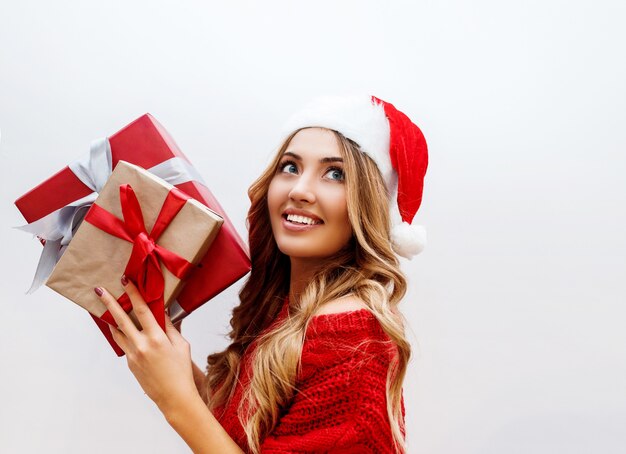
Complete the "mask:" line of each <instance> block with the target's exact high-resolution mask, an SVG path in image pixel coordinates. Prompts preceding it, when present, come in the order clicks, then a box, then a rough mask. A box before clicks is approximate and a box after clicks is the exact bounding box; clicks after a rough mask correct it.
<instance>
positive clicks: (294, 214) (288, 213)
mask: <svg viewBox="0 0 626 454" xmlns="http://www.w3.org/2000/svg"><path fill="white" fill-rule="evenodd" d="M282 217H283V219H285V220H286V221H287V222H289V223H290V224H294V225H303V226H309V225H311V226H312V225H318V224H323V223H324V221H322V219H321V218H320V217H318V216H316V215H314V214H313V213H311V212H308V211H305V210H297V209H294V208H289V209H287V210H285V211H284V212H283V214H282Z"/></svg>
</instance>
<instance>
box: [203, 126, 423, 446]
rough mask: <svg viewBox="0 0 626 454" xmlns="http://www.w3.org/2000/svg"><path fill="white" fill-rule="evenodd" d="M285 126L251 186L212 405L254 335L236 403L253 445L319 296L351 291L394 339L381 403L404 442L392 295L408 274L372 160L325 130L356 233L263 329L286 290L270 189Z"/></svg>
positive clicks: (286, 267) (273, 409) (230, 387)
mask: <svg viewBox="0 0 626 454" xmlns="http://www.w3.org/2000/svg"><path fill="white" fill-rule="evenodd" d="M297 132H298V131H295V132H294V133H293V134H291V135H290V136H289V137H288V138H287V139H286V140H285V142H284V143H283V145H282V146H281V147H280V149H279V152H278V153H277V155H276V157H275V159H274V160H273V162H272V163H271V164H270V165H269V167H268V168H267V169H266V170H265V172H263V174H262V175H261V176H260V177H259V178H258V179H257V180H256V181H255V182H254V183H253V184H252V186H250V189H249V191H248V195H249V197H250V201H251V206H250V210H249V212H248V219H247V224H248V231H249V246H250V255H251V258H252V271H251V273H250V276H249V277H248V280H247V281H246V283H245V285H244V287H243V288H242V289H241V291H240V293H239V298H240V300H241V303H240V304H239V306H237V307H236V308H235V309H234V310H233V316H232V318H231V321H230V325H231V328H232V329H231V332H230V333H229V337H230V339H231V341H232V342H231V344H230V345H229V346H228V348H226V350H224V351H222V352H219V353H215V354H212V355H210V356H209V357H208V374H207V378H208V379H207V389H208V395H209V396H210V397H209V407H210V408H211V409H214V408H217V407H219V406H221V405H223V404H224V403H226V402H228V400H229V399H230V397H231V396H232V393H233V391H234V389H235V384H236V383H237V377H238V374H239V370H240V362H241V358H242V356H243V354H244V352H245V350H246V348H247V347H248V346H249V345H250V344H251V343H252V342H253V341H254V343H255V350H254V354H253V356H252V363H251V365H252V377H251V380H250V383H249V384H248V385H247V387H246V388H245V391H244V396H243V399H242V402H241V405H240V407H239V409H238V415H239V419H240V421H241V423H242V425H243V427H244V430H245V433H246V437H247V440H248V445H249V446H250V449H251V450H252V452H254V453H255V454H256V453H258V452H259V449H260V444H261V442H262V441H263V439H264V438H265V436H266V435H267V434H269V433H270V432H271V431H272V430H273V429H274V427H275V426H276V424H277V422H278V419H279V415H280V412H281V410H282V409H284V408H285V407H287V405H288V403H289V401H290V400H291V398H292V397H293V395H294V393H295V392H296V389H295V382H296V377H297V374H298V371H299V366H300V357H301V355H302V347H303V344H304V336H305V333H306V329H307V326H308V323H309V321H310V319H311V317H312V316H313V315H314V314H315V312H316V311H317V310H318V309H319V308H320V307H321V306H322V305H324V304H325V303H327V302H329V301H331V300H333V299H336V298H339V297H342V296H345V295H348V294H353V295H356V296H357V297H359V298H360V299H361V300H363V301H364V302H365V304H366V305H367V309H368V310H369V311H371V313H372V314H373V315H374V316H375V317H376V319H377V320H378V321H379V322H380V325H381V327H382V329H383V330H384V331H385V332H386V333H387V335H388V336H389V338H390V339H391V341H392V342H393V343H394V344H395V345H396V347H397V355H395V358H394V360H393V361H392V363H391V365H390V368H389V371H388V374H387V396H386V397H387V413H388V417H389V423H390V427H391V431H392V435H393V439H394V443H395V447H396V450H397V451H398V452H403V451H404V450H405V445H404V431H405V429H404V417H403V414H402V405H401V399H402V383H403V380H404V377H405V374H406V368H407V364H408V361H409V358H410V354H411V347H410V344H409V342H408V340H407V339H406V336H405V332H404V319H403V317H402V315H401V314H400V312H399V311H398V310H397V305H398V303H399V302H400V300H401V299H402V297H403V296H404V294H405V292H406V279H405V277H404V275H403V274H402V272H401V271H400V269H399V263H398V259H397V257H396V256H395V254H394V253H393V251H392V250H391V246H390V240H389V231H390V219H389V208H388V197H387V189H386V187H385V184H384V182H383V179H382V177H381V174H380V172H379V170H378V167H377V166H376V164H375V163H374V161H372V160H371V159H370V158H369V157H368V156H367V155H365V154H364V153H362V152H361V151H360V150H359V147H358V145H357V144H356V143H354V142H353V141H351V140H349V139H347V138H345V137H344V136H343V135H342V134H340V133H338V132H336V131H332V132H333V133H334V134H335V136H336V138H337V141H338V144H339V148H340V152H341V155H342V157H343V160H344V170H345V182H346V183H345V184H346V197H347V206H348V216H349V219H350V223H351V225H352V231H353V237H352V239H351V240H350V242H349V243H348V244H347V245H346V246H345V247H344V248H343V249H342V250H341V251H340V252H339V253H338V254H336V255H335V256H334V257H332V258H331V259H330V260H329V261H328V263H327V264H326V266H324V267H322V269H320V271H319V272H318V274H317V275H316V276H315V278H314V279H313V280H312V282H311V283H310V284H309V285H308V286H307V287H306V289H305V290H304V292H303V293H302V295H301V296H300V299H299V301H297V302H293V301H290V317H289V319H288V322H286V323H283V324H281V325H279V326H275V327H274V326H273V327H272V329H270V330H268V331H266V332H263V330H264V329H267V328H268V327H269V326H270V324H271V322H272V321H273V320H274V318H275V317H276V316H277V315H278V313H279V311H280V309H281V307H282V305H283V302H284V299H285V297H286V296H287V295H288V292H289V274H290V273H289V271H290V261H289V257H287V256H285V255H284V254H283V253H282V252H280V250H279V249H278V247H277V245H276V241H275V240H274V236H273V234H272V229H271V223H270V220H269V211H268V206H267V193H268V188H269V184H270V182H271V180H272V178H273V177H274V175H275V174H276V171H277V168H278V164H279V162H280V158H281V156H282V155H283V153H284V152H285V150H286V149H287V146H288V145H289V142H290V141H291V139H292V138H293V137H294V136H295V135H296V134H297Z"/></svg>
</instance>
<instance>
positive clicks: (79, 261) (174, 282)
mask: <svg viewBox="0 0 626 454" xmlns="http://www.w3.org/2000/svg"><path fill="white" fill-rule="evenodd" d="M222 222H223V220H222V218H221V217H220V216H219V215H217V214H216V213H214V212H213V211H211V210H210V209H209V208H207V207H206V206H204V205H202V204H201V203H200V202H198V201H197V200H195V199H192V198H190V197H189V196H188V195H187V194H185V193H183V192H182V191H181V190H179V189H177V188H176V187H174V186H172V185H170V184H169V183H166V182H165V181H163V180H162V179H160V178H158V177H155V176H154V175H153V174H151V173H149V172H148V171H146V170H144V169H142V168H141V167H138V166H135V165H132V164H129V163H127V162H124V161H120V162H119V163H118V165H117V167H115V170H113V173H112V174H111V177H110V178H109V180H108V181H107V183H106V184H105V185H104V187H103V188H102V190H101V191H100V193H99V195H98V198H97V199H96V201H95V202H94V204H93V205H92V206H91V208H90V209H89V211H88V212H87V214H86V216H85V218H84V220H83V222H82V223H81V224H80V227H79V228H78V230H77V231H76V233H75V234H74V236H73V238H72V241H71V242H70V244H69V245H68V247H67V249H66V251H65V252H64V253H63V256H62V257H61V259H60V260H59V262H58V263H57V264H56V266H55V267H54V270H53V271H52V274H51V275H50V277H49V278H48V280H47V282H46V285H47V286H48V287H50V288H52V289H53V290H55V291H56V292H58V293H60V294H61V295H63V296H65V297H67V298H69V299H70V300H72V301H74V302H75V303H76V304H78V305H80V306H82V307H84V308H85V309H87V310H88V311H89V312H91V313H92V314H93V315H95V316H96V317H98V318H100V319H102V320H104V321H106V322H108V323H111V324H112V325H115V321H114V320H113V317H112V316H111V314H110V313H109V312H108V311H107V309H106V306H105V305H104V304H103V303H102V302H101V301H100V298H98V297H97V296H96V295H95V293H94V291H93V289H94V287H98V286H103V287H105V288H106V289H107V290H108V291H109V292H110V293H111V294H112V296H113V297H115V298H116V299H117V300H118V301H119V302H120V304H121V305H122V307H123V308H124V310H125V311H127V312H131V310H132V305H131V302H130V299H129V298H128V296H127V295H126V293H124V288H123V287H122V285H121V282H120V277H121V276H122V274H125V275H126V276H127V277H128V278H129V279H130V280H132V281H133V282H134V283H135V284H136V285H137V287H138V289H139V292H140V293H141V295H142V296H143V297H144V299H145V300H146V302H147V303H148V306H149V307H150V309H151V310H152V312H153V314H154V316H155V318H156V319H157V321H158V322H159V324H160V325H161V327H162V328H165V319H164V314H165V307H167V306H169V304H170V303H171V302H172V301H173V300H174V298H175V297H176V296H177V295H178V293H179V292H180V290H181V289H182V288H183V284H184V279H185V278H186V277H188V276H189V274H190V272H191V271H192V270H193V268H194V266H195V265H196V264H197V263H198V262H199V261H200V259H201V258H203V257H204V256H205V254H206V253H207V250H208V249H209V246H210V245H211V243H212V242H213V240H214V239H215V236H216V235H217V233H218V231H219V228H220V227H221V225H222ZM213 259H214V260H217V257H213ZM130 315H131V318H133V319H134V320H135V321H136V319H135V318H134V314H132V312H131V314H130Z"/></svg>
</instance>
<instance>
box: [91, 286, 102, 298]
mask: <svg viewBox="0 0 626 454" xmlns="http://www.w3.org/2000/svg"><path fill="white" fill-rule="evenodd" d="M93 291H94V292H96V295H98V296H102V293H103V292H102V289H101V288H100V287H96V288H94V289H93Z"/></svg>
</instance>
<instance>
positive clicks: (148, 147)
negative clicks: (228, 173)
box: [15, 114, 250, 354]
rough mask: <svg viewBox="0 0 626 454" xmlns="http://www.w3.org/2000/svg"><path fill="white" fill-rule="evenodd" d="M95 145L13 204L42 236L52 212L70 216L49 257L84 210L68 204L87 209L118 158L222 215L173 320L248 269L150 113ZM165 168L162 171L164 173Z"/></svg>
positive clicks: (206, 193) (244, 255) (239, 247)
mask: <svg viewBox="0 0 626 454" xmlns="http://www.w3.org/2000/svg"><path fill="white" fill-rule="evenodd" d="M99 145H100V146H98V147H93V146H92V150H91V151H90V155H89V157H88V158H85V159H83V160H80V161H77V162H75V163H71V164H70V165H68V166H67V167H65V168H64V169H62V170H61V171H60V172H58V173H56V174H55V175H53V176H51V177H50V178H49V179H47V180H45V181H44V182H42V183H41V184H40V185H38V186H37V187H35V188H34V189H32V190H31V191H29V192H28V193H26V194H25V195H23V196H22V197H20V198H19V199H18V200H16V202H15V205H16V206H17V208H18V209H19V210H20V212H21V213H22V215H23V216H24V218H25V219H26V221H27V222H28V223H29V226H28V227H31V226H32V227H33V229H32V230H30V231H31V232H32V233H34V234H36V235H38V236H40V237H42V235H40V234H39V233H38V228H39V226H38V225H37V224H50V222H48V219H49V218H52V217H54V216H55V215H59V217H60V218H67V217H68V216H70V217H72V219H71V222H70V223H69V226H67V227H66V228H65V230H69V231H70V232H68V231H63V232H60V233H59V236H60V237H62V238H61V239H60V240H58V241H56V240H55V241H47V243H48V245H50V244H53V247H49V248H48V252H47V253H48V255H52V256H54V255H56V257H53V258H54V259H56V258H58V256H59V254H60V253H62V252H63V251H64V248H65V247H66V244H64V242H65V241H64V240H65V239H66V238H68V237H71V232H73V231H75V229H76V227H77V226H78V225H79V224H80V220H81V217H82V216H83V215H84V213H85V212H86V211H87V210H86V209H84V210H83V211H80V210H78V211H74V208H73V207H72V205H76V204H78V205H79V206H80V203H86V204H87V205H85V206H87V207H88V204H89V203H90V202H89V201H91V202H93V200H95V192H94V191H97V190H98V184H96V183H97V180H100V183H101V184H103V181H106V178H108V174H107V172H108V173H110V171H111V170H112V169H114V168H115V167H116V166H117V164H118V163H119V161H120V160H123V161H127V162H130V163H132V164H135V165H138V166H140V167H143V168H144V169H146V170H148V171H150V172H151V173H156V174H159V173H160V175H159V176H161V177H163V178H164V179H165V180H166V181H169V182H170V183H172V184H173V185H174V186H176V187H177V188H178V189H180V190H182V191H183V192H184V193H186V194H188V195H189V196H191V197H192V198H194V199H196V200H198V201H200V202H202V203H203V204H204V205H206V206H207V207H209V208H210V209H211V210H213V211H215V212H216V213H217V214H219V215H220V216H221V217H222V218H223V219H224V223H223V225H222V228H221V229H220V231H219V232H218V234H217V236H216V237H215V240H214V241H213V243H212V244H211V247H210V248H209V251H208V253H207V254H206V255H205V257H204V258H203V259H202V260H200V263H199V264H198V265H197V267H196V270H195V271H194V272H193V274H192V275H191V276H189V278H188V280H187V283H186V285H185V287H184V288H183V290H182V291H181V292H180V293H179V295H178V297H177V298H176V300H175V301H173V302H172V303H171V305H170V308H169V310H170V316H171V317H172V320H174V321H176V320H178V319H181V318H183V317H184V316H186V315H187V314H189V313H191V312H192V311H194V310H195V309H197V308H198V307H200V306H201V305H202V304H204V303H205V302H206V301H208V300H210V299H211V298H213V297H214V296H215V295H217V294H219V293H220V292H222V291H223V290H225V289H226V288H228V287H229V286H230V285H232V284H233V283H235V282H236V281H238V280H239V279H240V278H241V277H243V276H244V275H245V274H246V273H248V271H249V270H250V259H249V253H248V249H247V247H246V245H245V243H244V242H243V241H242V239H241V238H240V236H239V235H238V234H237V232H236V230H235V228H234V226H233V224H232V223H231V221H230V220H229V218H228V216H227V215H226V213H225V212H224V210H223V209H222V207H221V206H220V204H219V203H218V201H217V200H216V199H215V197H214V196H213V194H211V192H210V190H209V189H208V188H207V186H206V185H205V184H204V183H203V182H202V180H201V178H200V177H199V176H198V175H197V172H195V169H193V167H192V166H191V164H190V163H189V160H188V159H187V158H186V157H185V155H184V154H183V153H182V152H181V151H180V149H179V148H178V146H177V145H176V143H175V142H174V140H173V139H172V138H171V136H170V135H169V134H168V133H167V131H166V130H165V129H164V128H163V126H161V125H160V124H159V123H158V122H157V121H156V120H155V119H154V118H153V117H152V116H151V115H149V114H146V115H143V116H141V117H140V118H138V119H137V120H135V121H134V122H132V123H131V124H129V125H128V126H126V127H124V128H123V129H121V130H120V131H119V132H117V133H115V134H114V135H112V136H110V137H109V138H108V140H106V141H101V142H99ZM102 149H104V150H105V152H104V153H99V152H98V150H100V151H102ZM163 170H165V172H162V171H163ZM92 174H93V175H92ZM165 174H167V177H166V176H165ZM90 198H91V199H90ZM85 200H86V201H87V202H85ZM65 211H69V212H71V213H72V214H67V213H65ZM54 245H57V246H54ZM42 259H43V257H42ZM94 320H95V321H96V323H97V324H98V326H99V327H100V329H101V330H102V332H103V334H104V335H105V336H106V337H107V340H108V341H109V343H110V344H111V346H112V347H113V348H114V349H115V350H116V353H118V354H121V353H122V352H121V350H119V347H117V345H115V343H114V342H113V340H112V338H111V335H110V331H109V328H108V325H107V323H106V322H103V321H102V320H100V319H98V318H96V317H94Z"/></svg>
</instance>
